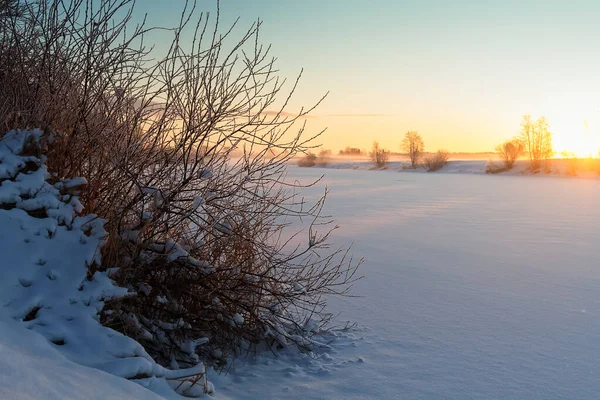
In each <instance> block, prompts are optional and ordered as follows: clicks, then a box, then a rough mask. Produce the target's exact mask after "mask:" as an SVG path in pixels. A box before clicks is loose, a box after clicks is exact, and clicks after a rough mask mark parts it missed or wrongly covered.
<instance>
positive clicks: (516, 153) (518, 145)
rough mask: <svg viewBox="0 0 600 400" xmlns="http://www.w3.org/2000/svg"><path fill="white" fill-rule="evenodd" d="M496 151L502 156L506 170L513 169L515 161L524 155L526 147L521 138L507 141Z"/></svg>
mask: <svg viewBox="0 0 600 400" xmlns="http://www.w3.org/2000/svg"><path fill="white" fill-rule="evenodd" d="M496 151H497V152H498V155H499V156H500V159H501V160H502V162H504V166H505V168H506V169H512V167H513V166H514V164H515V161H517V159H518V158H519V157H520V156H521V154H523V151H524V146H523V142H522V141H521V139H520V138H514V139H511V140H507V141H505V142H504V143H502V144H500V145H498V146H497V147H496Z"/></svg>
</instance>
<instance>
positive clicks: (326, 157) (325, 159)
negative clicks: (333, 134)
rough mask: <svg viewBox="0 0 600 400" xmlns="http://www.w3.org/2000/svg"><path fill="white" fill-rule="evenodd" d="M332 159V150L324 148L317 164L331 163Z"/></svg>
mask: <svg viewBox="0 0 600 400" xmlns="http://www.w3.org/2000/svg"><path fill="white" fill-rule="evenodd" d="M330 161H331V150H326V149H323V150H321V151H319V155H318V157H317V165H320V166H323V165H327V164H329V162H330Z"/></svg>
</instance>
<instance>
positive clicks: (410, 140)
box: [401, 131, 425, 168]
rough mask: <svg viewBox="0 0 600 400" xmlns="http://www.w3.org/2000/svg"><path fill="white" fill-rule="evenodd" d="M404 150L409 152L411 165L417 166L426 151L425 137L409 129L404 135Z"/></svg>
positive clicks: (402, 146)
mask: <svg viewBox="0 0 600 400" xmlns="http://www.w3.org/2000/svg"><path fill="white" fill-rule="evenodd" d="M401 148H402V151H404V152H405V153H407V154H408V156H409V158H410V166H411V167H412V168H417V165H418V163H419V160H420V159H421V156H422V155H423V151H425V144H424V143H423V138H422V137H421V135H419V133H418V132H417V131H408V132H406V135H404V139H403V140H402V144H401Z"/></svg>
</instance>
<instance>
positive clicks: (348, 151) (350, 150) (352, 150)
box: [339, 146, 363, 156]
mask: <svg viewBox="0 0 600 400" xmlns="http://www.w3.org/2000/svg"><path fill="white" fill-rule="evenodd" d="M339 154H340V155H341V156H360V155H361V154H363V152H362V151H361V150H360V149H359V148H357V147H349V146H346V148H345V149H344V150H340V152H339Z"/></svg>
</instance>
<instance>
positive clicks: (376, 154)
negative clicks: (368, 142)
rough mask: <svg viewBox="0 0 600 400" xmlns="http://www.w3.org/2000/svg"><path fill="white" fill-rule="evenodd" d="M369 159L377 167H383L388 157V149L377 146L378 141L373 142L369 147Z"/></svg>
mask: <svg viewBox="0 0 600 400" xmlns="http://www.w3.org/2000/svg"><path fill="white" fill-rule="evenodd" d="M370 156H371V161H373V162H374V163H375V165H376V166H377V167H379V168H382V167H385V166H386V165H387V163H388V160H389V158H390V152H389V150H386V149H382V148H381V147H379V143H377V142H373V148H372V149H371V154H370Z"/></svg>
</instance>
